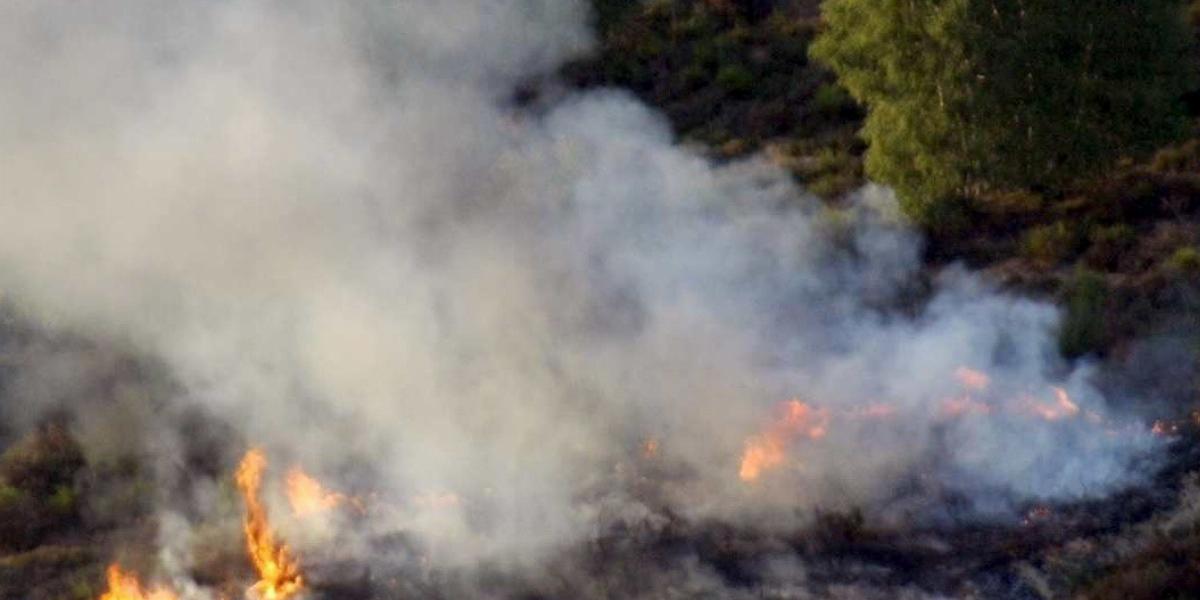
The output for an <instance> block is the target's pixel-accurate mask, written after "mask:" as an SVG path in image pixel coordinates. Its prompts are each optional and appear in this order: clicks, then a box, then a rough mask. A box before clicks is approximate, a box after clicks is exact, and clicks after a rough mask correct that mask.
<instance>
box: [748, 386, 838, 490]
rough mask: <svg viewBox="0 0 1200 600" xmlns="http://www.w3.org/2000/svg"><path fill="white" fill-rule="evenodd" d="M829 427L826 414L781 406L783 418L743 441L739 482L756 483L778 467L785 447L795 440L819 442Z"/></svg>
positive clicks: (795, 402)
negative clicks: (740, 480)
mask: <svg viewBox="0 0 1200 600" xmlns="http://www.w3.org/2000/svg"><path fill="white" fill-rule="evenodd" d="M828 427H829V413H828V411H825V410H818V409H814V408H812V407H811V406H809V405H808V404H805V403H804V402H801V401H799V400H791V401H789V402H787V403H786V404H785V405H784V410H783V414H782V415H781V417H780V418H779V419H778V420H776V421H775V422H774V423H772V424H771V425H770V427H768V428H767V430H766V431H764V432H762V433H760V434H758V435H755V436H753V437H751V438H750V439H749V440H746V449H745V451H744V452H743V453H742V465H741V469H739V470H738V476H739V477H741V478H742V481H746V482H752V481H757V480H758V478H759V477H760V476H761V475H762V474H763V472H764V471H767V470H770V469H773V468H775V467H777V466H779V465H781V464H783V460H784V458H785V457H786V454H787V449H788V446H789V445H791V443H792V441H793V440H794V439H795V438H797V437H807V438H809V439H814V440H816V439H820V438H823V437H825V433H826V431H827V430H828Z"/></svg>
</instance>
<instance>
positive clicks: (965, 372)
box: [954, 367, 992, 392]
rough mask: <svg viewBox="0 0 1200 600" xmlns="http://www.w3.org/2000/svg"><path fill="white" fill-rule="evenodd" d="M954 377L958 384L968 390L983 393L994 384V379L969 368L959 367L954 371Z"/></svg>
mask: <svg viewBox="0 0 1200 600" xmlns="http://www.w3.org/2000/svg"><path fill="white" fill-rule="evenodd" d="M954 377H955V378H956V379H958V382H959V383H961V384H962V386H963V387H965V388H967V389H968V390H972V391H976V392H981V391H983V390H985V389H987V387H988V386H989V385H991V383H992V379H991V378H990V377H988V376H987V373H984V372H982V371H976V370H975V369H968V368H967V367H959V368H958V369H956V370H955V371H954Z"/></svg>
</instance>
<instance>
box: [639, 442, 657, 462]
mask: <svg viewBox="0 0 1200 600" xmlns="http://www.w3.org/2000/svg"><path fill="white" fill-rule="evenodd" d="M657 456H658V440H656V439H654V438H650V439H648V440H646V441H645V442H642V458H644V459H646V460H650V459H652V458H655V457H657Z"/></svg>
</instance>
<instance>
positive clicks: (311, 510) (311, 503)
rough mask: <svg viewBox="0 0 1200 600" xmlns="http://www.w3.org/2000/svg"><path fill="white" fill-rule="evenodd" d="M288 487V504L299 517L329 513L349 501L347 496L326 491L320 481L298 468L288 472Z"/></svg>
mask: <svg viewBox="0 0 1200 600" xmlns="http://www.w3.org/2000/svg"><path fill="white" fill-rule="evenodd" d="M286 485H287V488H286V491H287V499H288V504H290V505H291V507H292V514H294V515H296V516H297V517H307V516H311V515H316V514H321V513H324V512H328V511H330V510H333V509H335V508H337V507H338V506H339V505H341V504H343V503H345V502H346V501H347V497H346V495H345V494H341V493H338V492H331V491H329V490H327V489H325V486H323V485H321V482H320V481H317V480H316V479H314V478H313V477H312V476H311V475H309V474H308V473H305V472H304V471H302V470H301V469H300V468H298V467H294V468H292V469H291V470H290V471H288V474H287V481H286Z"/></svg>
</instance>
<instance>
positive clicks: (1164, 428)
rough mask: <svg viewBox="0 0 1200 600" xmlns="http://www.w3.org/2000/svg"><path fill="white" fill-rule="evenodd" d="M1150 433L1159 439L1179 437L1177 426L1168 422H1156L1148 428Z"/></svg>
mask: <svg viewBox="0 0 1200 600" xmlns="http://www.w3.org/2000/svg"><path fill="white" fill-rule="evenodd" d="M1150 433H1153V434H1154V435H1157V436H1159V437H1172V436H1176V435H1179V425H1178V424H1177V423H1172V422H1170V421H1163V420H1161V419H1160V420H1158V421H1155V422H1154V425H1153V426H1152V427H1151V428H1150Z"/></svg>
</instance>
